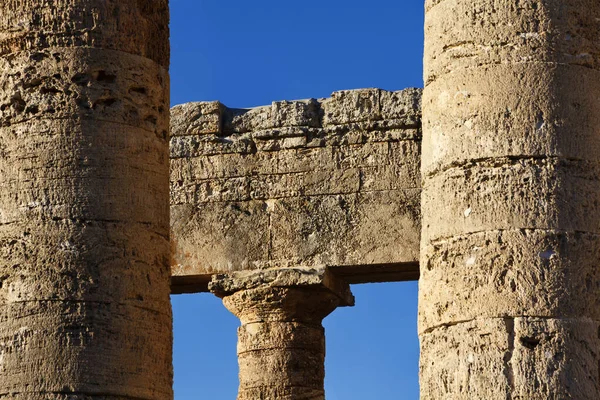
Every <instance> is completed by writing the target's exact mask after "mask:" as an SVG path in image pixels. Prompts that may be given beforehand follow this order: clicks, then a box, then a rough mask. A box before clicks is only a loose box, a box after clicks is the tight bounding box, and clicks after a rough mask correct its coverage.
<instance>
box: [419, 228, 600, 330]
mask: <svg viewBox="0 0 600 400" xmlns="http://www.w3.org/2000/svg"><path fill="white" fill-rule="evenodd" d="M599 252H600V236H599V235H597V234H587V233H582V232H563V231H544V230H539V229H531V230H526V229H523V230H499V231H485V232H481V233H477V234H472V235H465V236H456V237H453V238H452V239H448V240H440V241H435V242H432V243H431V244H429V245H428V246H426V247H425V248H424V249H423V253H424V256H425V257H427V260H428V263H427V264H426V265H423V266H422V267H421V277H422V279H421V281H420V298H419V304H420V309H419V314H420V331H421V332H425V331H426V330H427V329H430V328H431V327H434V326H437V325H441V324H452V323H454V322H455V321H467V320H471V319H475V318H478V317H499V318H501V317H509V316H514V315H536V316H540V317H563V318H588V319H593V320H600V312H599V308H598V306H597V304H598V302H600V271H599V270H598V268H597V261H596V260H597V259H598V258H600V254H599ZM523 265H526V266H527V268H523ZM565 292H566V293H565ZM583 294H585V295H583ZM482 305H485V307H482Z"/></svg>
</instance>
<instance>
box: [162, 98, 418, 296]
mask: <svg viewBox="0 0 600 400" xmlns="http://www.w3.org/2000/svg"><path fill="white" fill-rule="evenodd" d="M420 102H421V92H420V90H418V89H407V90H404V91H400V92H386V91H382V90H378V89H366V90H355V91H342V92H336V93H334V94H333V96H332V97H331V98H328V99H319V100H315V99H312V100H305V101H293V102H287V101H283V102H275V103H273V104H272V105H271V106H267V107H258V108H254V109H249V110H246V109H244V110H241V109H229V108H226V107H225V106H223V105H222V104H220V103H218V102H214V103H189V104H184V105H181V106H177V107H174V108H173V109H172V110H171V117H172V122H171V134H172V137H171V230H172V237H173V240H172V246H173V249H172V257H173V260H172V264H173V275H174V277H175V282H176V283H177V282H178V281H177V279H178V278H181V279H182V281H181V282H184V280H183V279H184V278H186V277H194V276H200V277H202V276H204V277H205V279H209V277H210V275H211V274H215V273H223V272H231V271H236V270H247V269H264V268H275V267H277V268H279V267H288V266H297V265H303V266H319V265H329V266H353V265H354V266H356V265H374V264H394V263H413V264H415V265H416V260H417V259H418V250H419V249H418V243H419V234H420V212H419V209H420V205H419V198H420V171H419V163H420V138H421V133H420ZM367 275H368V274H367ZM206 277H208V278H206ZM357 279H365V280H366V281H368V280H369V279H374V278H373V277H369V276H366V277H364V278H363V277H361V278H357ZM176 286H177V284H176ZM175 290H176V291H177V290H178V289H175Z"/></svg>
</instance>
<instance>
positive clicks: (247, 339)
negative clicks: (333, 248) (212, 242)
mask: <svg viewBox="0 0 600 400" xmlns="http://www.w3.org/2000/svg"><path fill="white" fill-rule="evenodd" d="M303 274H304V273H303V272H300V273H298V272H297V271H296V270H282V271H269V272H265V273H264V274H263V273H261V272H258V273H250V274H244V273H242V274H234V275H231V276H228V277H221V278H217V279H214V280H213V282H211V290H213V291H214V292H215V293H217V294H218V295H219V296H221V297H223V304H224V305H225V307H227V309H228V310H230V311H231V312H232V313H233V314H235V315H236V316H237V317H238V318H239V319H240V321H241V323H242V324H241V326H240V328H239V329H238V347H237V352H238V362H239V368H240V370H239V379H240V387H239V392H238V397H237V398H238V400H255V399H264V400H300V399H302V400H322V399H324V398H325V393H324V387H323V385H324V379H325V330H324V329H323V326H322V321H323V319H324V318H325V317H326V316H327V315H329V314H330V313H331V312H332V311H333V310H334V309H335V308H336V307H338V306H340V305H349V304H353V298H352V295H351V294H350V291H349V288H347V285H342V286H339V287H342V290H341V291H340V290H332V289H331V288H330V287H326V286H325V285H324V284H322V283H317V282H320V281H321V278H320V277H319V276H318V273H317V274H314V273H313V272H312V271H311V272H309V273H308V275H310V276H311V277H310V279H311V280H312V281H313V282H309V283H308V284H307V282H306V280H305V279H304V277H303V276H302V275H303ZM289 277H292V279H288V278H289ZM313 277H314V278H316V279H312V278H313ZM283 281H286V283H283ZM344 286H346V287H345V288H344Z"/></svg>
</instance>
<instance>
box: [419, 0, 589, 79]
mask: <svg viewBox="0 0 600 400" xmlns="http://www.w3.org/2000/svg"><path fill="white" fill-rule="evenodd" d="M596 6H597V5H596V3H595V1H594V0H571V1H567V2H565V1H562V0H539V1H517V2H515V1H512V0H494V1H488V0H473V1H468V2H467V1H462V0H428V1H427V2H426V8H427V9H428V11H427V13H426V17H425V30H426V32H427V34H428V35H429V38H431V39H433V40H426V41H425V58H426V59H427V63H426V66H425V82H426V83H429V82H432V81H434V80H436V79H437V78H439V77H442V76H443V75H445V74H448V73H455V72H457V71H458V70H460V69H463V68H473V69H482V68H485V67H487V66H489V65H494V64H507V63H510V64H522V63H537V62H543V63H559V64H568V65H576V66H577V65H581V66H584V67H586V68H590V69H599V68H600V44H599V43H598V40H597V36H598V34H599V33H600V27H598V18H600V11H598V9H597V7H596Z"/></svg>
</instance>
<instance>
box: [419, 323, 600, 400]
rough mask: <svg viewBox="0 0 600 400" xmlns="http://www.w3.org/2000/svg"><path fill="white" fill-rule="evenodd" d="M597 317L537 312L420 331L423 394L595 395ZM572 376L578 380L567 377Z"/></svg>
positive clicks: (598, 342) (456, 396) (492, 396)
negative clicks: (538, 314)
mask: <svg viewBox="0 0 600 400" xmlns="http://www.w3.org/2000/svg"><path fill="white" fill-rule="evenodd" d="M598 327H599V324H598V322H596V321H591V320H588V319H586V320H578V319H564V320H563V319H545V318H537V317H518V318H514V319H513V318H504V319H501V318H490V319H477V320H472V321H466V322H462V323H460V324H457V325H450V326H441V327H439V328H436V329H434V330H432V331H431V332H429V333H428V334H426V335H423V336H422V337H421V348H424V347H426V348H427V351H426V352H424V353H421V354H422V357H421V367H420V369H421V375H422V376H425V377H428V379H427V380H426V381H423V380H422V381H421V396H422V398H425V399H446V398H452V399H457V400H461V399H465V400H466V399H505V398H511V399H534V400H545V399H571V398H572V399H590V400H591V399H594V398H596V393H598V390H599V389H600V388H599V387H598V380H597V375H598V373H599V370H598V368H599V367H598V362H597V359H598V348H599V347H598V346H599V345H600V340H599V339H598V335H597V331H598ZM573 377H577V379H576V380H575V379H573Z"/></svg>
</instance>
